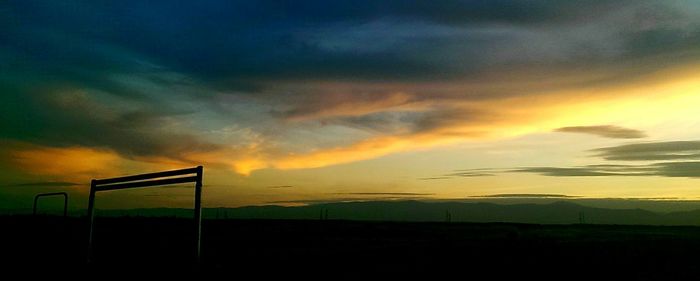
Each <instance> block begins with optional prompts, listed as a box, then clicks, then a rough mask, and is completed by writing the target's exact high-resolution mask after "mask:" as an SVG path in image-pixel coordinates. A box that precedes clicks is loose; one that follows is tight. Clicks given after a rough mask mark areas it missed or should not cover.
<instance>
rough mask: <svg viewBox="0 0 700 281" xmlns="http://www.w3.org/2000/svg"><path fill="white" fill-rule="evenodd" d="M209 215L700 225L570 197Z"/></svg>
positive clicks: (684, 217)
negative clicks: (548, 200) (527, 201)
mask: <svg viewBox="0 0 700 281" xmlns="http://www.w3.org/2000/svg"><path fill="white" fill-rule="evenodd" d="M191 215H192V210H190V209H168V208H158V209H132V210H99V211H98V216H176V217H189V216H191ZM203 216H204V218H207V219H217V218H218V219H225V218H228V219H301V220H304V219H310V220H319V219H324V218H325V219H331V220H370V221H420V222H445V221H448V220H449V221H451V222H509V223H531V224H575V223H587V224H622V225H700V210H693V211H679V212H670V213H656V212H652V211H648V210H642V209H607V208H595V207H586V206H581V205H578V204H575V203H571V202H564V201H561V202H554V203H549V204H508V205H506V204H494V203H484V202H467V203H465V202H421V201H368V202H345V203H327V204H313V205H307V206H296V207H284V206H274V205H269V206H247V207H238V208H206V209H204V210H203Z"/></svg>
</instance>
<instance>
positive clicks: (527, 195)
mask: <svg viewBox="0 0 700 281" xmlns="http://www.w3.org/2000/svg"><path fill="white" fill-rule="evenodd" d="M470 197H476V198H578V197H579V196H570V195H562V194H492V195H480V196H470Z"/></svg>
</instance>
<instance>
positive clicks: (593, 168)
mask: <svg viewBox="0 0 700 281" xmlns="http://www.w3.org/2000/svg"><path fill="white" fill-rule="evenodd" d="M511 172H516V173H536V174H540V175H544V176H551V177H600V176H633V177H639V176H659V177H674V178H678V177H681V178H700V162H697V161H689V162H661V163H654V164H649V165H588V166H582V167H571V168H560V167H532V168H522V169H516V170H511Z"/></svg>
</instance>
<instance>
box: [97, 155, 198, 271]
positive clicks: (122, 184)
mask: <svg viewBox="0 0 700 281" xmlns="http://www.w3.org/2000/svg"><path fill="white" fill-rule="evenodd" d="M203 173H204V168H203V167H202V166H198V167H195V168H188V169H181V170H173V171H164V172H157V173H148V174H140V175H132V176H124V177H116V178H109V179H93V180H92V181H91V182H90V197H89V201H88V226H89V234H88V252H87V260H88V262H90V261H91V259H92V240H93V239H92V238H93V222H94V218H95V193H97V192H100V191H112V190H121V189H129V188H140V187H151V186H163V185H171V184H179V183H189V182H193V183H195V185H194V221H195V225H194V228H195V233H194V234H195V247H194V248H195V249H194V250H195V257H196V260H197V262H199V260H200V253H201V245H202V243H201V236H202V177H203V176H202V174H203ZM193 174H194V175H193Z"/></svg>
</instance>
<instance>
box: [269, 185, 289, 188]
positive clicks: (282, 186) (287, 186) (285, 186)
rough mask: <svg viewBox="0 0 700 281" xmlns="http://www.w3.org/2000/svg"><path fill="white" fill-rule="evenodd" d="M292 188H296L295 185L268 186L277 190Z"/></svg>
mask: <svg viewBox="0 0 700 281" xmlns="http://www.w3.org/2000/svg"><path fill="white" fill-rule="evenodd" d="M292 187H294V186H293V185H271V186H268V187H267V188H275V189H277V188H292Z"/></svg>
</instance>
